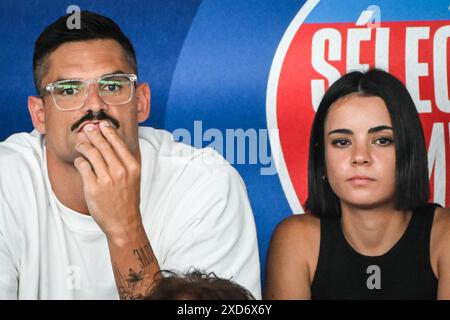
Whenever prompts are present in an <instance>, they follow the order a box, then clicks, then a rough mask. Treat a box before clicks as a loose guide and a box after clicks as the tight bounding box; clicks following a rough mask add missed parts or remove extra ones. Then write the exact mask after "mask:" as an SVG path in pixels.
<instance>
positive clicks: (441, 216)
mask: <svg viewBox="0 0 450 320" xmlns="http://www.w3.org/2000/svg"><path fill="white" fill-rule="evenodd" d="M432 233H433V234H434V239H435V241H436V242H437V243H439V244H442V245H445V247H446V248H450V208H441V207H437V208H436V211H435V214H434V221H433V229H432Z"/></svg>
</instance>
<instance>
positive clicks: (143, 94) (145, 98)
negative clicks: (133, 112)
mask: <svg viewBox="0 0 450 320" xmlns="http://www.w3.org/2000/svg"><path fill="white" fill-rule="evenodd" d="M150 96H151V93H150V86H149V85H148V83H145V82H143V83H140V84H139V85H137V87H136V98H137V119H138V121H139V123H141V122H144V121H145V120H147V119H148V117H149V116H150Z"/></svg>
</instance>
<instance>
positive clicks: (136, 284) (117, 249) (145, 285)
mask: <svg viewBox="0 0 450 320" xmlns="http://www.w3.org/2000/svg"><path fill="white" fill-rule="evenodd" d="M107 239H108V247H109V252H110V255H111V263H112V266H113V270H114V277H115V280H116V285H117V289H118V291H119V296H120V298H121V299H142V298H144V297H145V296H146V295H147V294H148V293H149V291H150V289H151V287H152V285H153V282H154V280H155V274H156V273H157V272H158V271H159V270H160V268H159V264H158V261H157V259H156V257H155V255H154V253H153V250H152V247H151V245H150V242H149V240H148V238H147V235H146V234H145V230H144V228H143V227H140V228H138V230H136V232H132V233H128V234H127V235H126V236H125V237H122V238H121V239H118V238H117V237H116V238H111V237H107Z"/></svg>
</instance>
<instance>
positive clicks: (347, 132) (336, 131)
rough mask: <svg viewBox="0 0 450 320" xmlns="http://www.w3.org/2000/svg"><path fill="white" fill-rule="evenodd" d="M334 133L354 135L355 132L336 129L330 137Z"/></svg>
mask: <svg viewBox="0 0 450 320" xmlns="http://www.w3.org/2000/svg"><path fill="white" fill-rule="evenodd" d="M333 133H343V134H353V131H352V130H350V129H334V130H332V131H330V132H328V135H330V134H333Z"/></svg>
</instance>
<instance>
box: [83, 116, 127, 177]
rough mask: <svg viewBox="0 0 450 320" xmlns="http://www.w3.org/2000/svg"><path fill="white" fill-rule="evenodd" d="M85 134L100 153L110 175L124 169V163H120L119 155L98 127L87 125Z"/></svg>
mask: <svg viewBox="0 0 450 320" xmlns="http://www.w3.org/2000/svg"><path fill="white" fill-rule="evenodd" d="M84 132H85V133H86V136H87V137H88V139H89V141H90V142H91V143H92V145H93V146H94V147H95V148H96V149H97V150H98V151H99V152H100V154H101V156H102V158H103V160H104V161H105V162H106V164H107V166H108V168H109V172H110V173H114V172H116V171H117V170H118V169H119V168H120V167H122V162H121V161H120V159H119V157H118V155H117V154H116V153H115V151H114V149H113V148H112V146H111V144H110V143H109V142H108V140H106V138H105V137H104V136H103V135H102V133H101V131H100V130H99V129H97V127H96V126H93V125H87V126H85V127H84Z"/></svg>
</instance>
